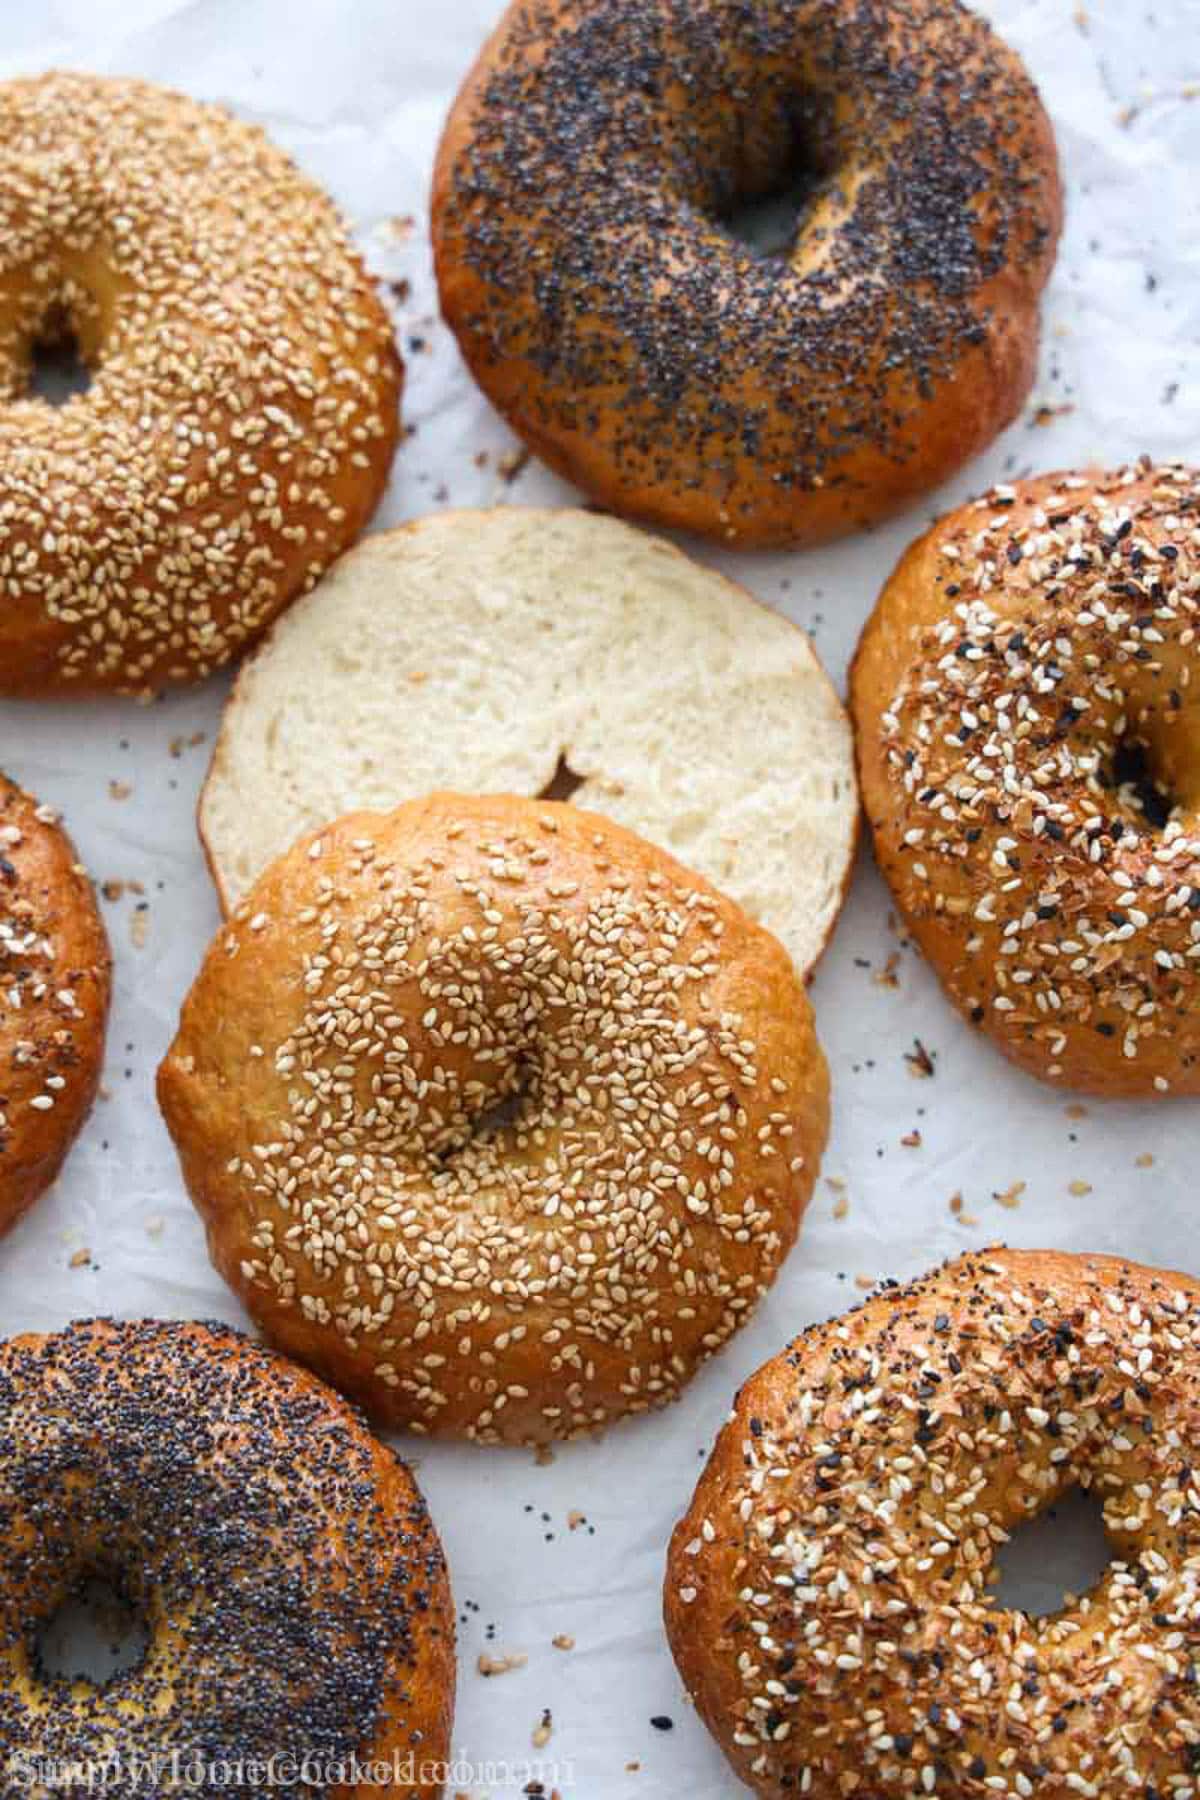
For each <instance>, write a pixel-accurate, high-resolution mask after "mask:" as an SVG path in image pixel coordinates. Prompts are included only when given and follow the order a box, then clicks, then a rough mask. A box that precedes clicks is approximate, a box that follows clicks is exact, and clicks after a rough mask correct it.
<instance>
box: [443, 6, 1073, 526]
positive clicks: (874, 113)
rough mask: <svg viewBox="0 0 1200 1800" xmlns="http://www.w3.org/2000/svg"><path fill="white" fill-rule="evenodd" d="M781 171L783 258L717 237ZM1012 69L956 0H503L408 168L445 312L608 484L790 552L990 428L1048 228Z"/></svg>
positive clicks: (1023, 97)
mask: <svg viewBox="0 0 1200 1800" xmlns="http://www.w3.org/2000/svg"><path fill="white" fill-rule="evenodd" d="M797 181H800V182H802V183H803V185H804V188H805V193H804V198H803V200H802V201H799V202H797V204H798V205H799V207H800V217H799V220H798V223H797V225H796V227H795V229H794V232H793V234H792V237H791V240H790V242H789V243H788V244H787V246H785V248H784V249H783V250H782V251H781V252H780V253H778V254H771V253H768V252H761V251H756V250H754V249H752V248H749V247H748V246H747V245H746V244H744V243H742V242H740V241H739V239H738V237H737V236H736V235H735V233H734V231H733V230H732V229H731V227H730V221H731V219H732V218H733V217H734V216H735V215H736V214H737V212H738V210H739V208H740V207H742V206H744V205H746V204H747V203H754V202H756V201H759V200H761V199H762V197H763V196H764V195H770V194H772V193H774V192H777V191H778V190H780V189H781V188H786V187H788V186H794V185H795V184H796V182H797ZM1061 214H1062V201H1061V194H1060V188H1059V177H1058V167H1057V156H1056V151H1055V145H1054V136H1053V132H1052V129H1051V126H1050V123H1049V120H1048V119H1047V117H1046V114H1045V112H1044V111H1043V108H1042V105H1041V102H1040V100H1039V99H1038V95H1037V92H1036V89H1035V88H1034V86H1033V83H1032V81H1031V80H1030V78H1029V76H1028V74H1027V73H1026V71H1025V68H1024V66H1023V64H1022V63H1021V61H1020V59H1019V58H1018V57H1017V56H1016V55H1015V54H1014V52H1013V51H1011V50H1010V49H1008V48H1007V46H1006V45H1005V44H1003V43H1002V42H1001V40H1000V39H999V38H998V37H997V36H996V35H995V33H994V32H993V31H992V30H991V29H990V28H989V27H988V26H987V25H986V24H985V23H984V22H983V20H982V19H979V18H977V17H975V16H974V15H973V14H971V13H969V12H967V11H966V10H965V9H964V8H963V7H961V6H959V5H958V4H957V0H786V3H785V0H736V3H735V0H688V3H687V4H686V5H685V4H682V0H587V4H584V3H583V0H515V4H513V5H511V6H510V7H509V10H508V11H507V12H506V13H505V14H504V16H503V18H502V19H501V21H500V24H499V26H498V27H497V29H496V31H495V33H494V35H493V36H492V37H491V39H490V40H489V42H488V43H487V45H486V47H485V48H484V50H483V51H482V53H481V55H480V57H479V60H478V62H477V63H476V65H475V67H474V69H473V70H472V72H471V73H470V75H469V76H468V77H467V80H466V82H465V84H464V86H463V89H462V91H461V93H460V94H459V96H458V98H457V100H456V102H455V104H454V107H453V109H452V111H451V113H450V117H449V120H448V123H447V125H446V129H445V133H444V136H443V139H442V143H441V147H440V149H439V152H438V159H437V166H436V171H435V175H434V183H433V198H432V230H433V244H434V253H435V259H436V267H437V280H438V286H439V290H440V294H441V306H442V312H443V314H444V316H445V318H446V321H447V323H448V324H449V325H450V326H451V328H452V329H453V331H454V332H455V334H456V336H457V338H458V342H459V345H460V347H461V349H462V353H463V356H464V357H465V359H466V362H467V364H468V365H469V367H470V369H471V371H472V373H473V375H474V376H475V378H476V380H477V381H478V382H479V384H480V386H481V387H482V388H483V390H484V392H485V394H486V395H487V397H488V398H489V399H490V400H491V402H492V403H493V405H494V406H496V407H497V408H498V409H499V411H500V412H501V413H502V414H503V415H504V416H505V417H506V419H507V420H508V421H509V423H510V424H511V425H512V426H513V428H514V429H515V430H516V431H517V432H518V433H519V434H520V435H521V436H522V437H523V438H524V439H525V440H526V442H527V443H528V444H529V445H530V446H531V447H532V448H533V449H534V450H535V451H536V452H537V454H538V455H539V456H541V457H543V458H544V460H545V461H546V462H548V463H549V464H550V466H551V467H552V468H554V469H556V470H557V471H558V472H559V473H560V474H562V475H564V476H566V477H567V479H568V480H571V481H574V482H576V483H577V484H578V485H579V486H580V487H582V488H584V489H585V490H586V491H587V492H588V493H589V494H591V495H593V496H594V498H595V499H596V500H598V501H599V502H600V503H601V504H602V505H603V506H606V507H610V508H612V509H613V510H615V511H617V512H624V513H628V514H630V515H632V516H634V517H637V518H641V519H645V520H647V521H649V522H651V523H655V524H660V525H669V526H677V527H683V528H686V529H688V530H692V531H697V532H701V533H703V534H705V535H706V536H709V537H714V538H718V539H722V540H724V541H728V542H731V543H737V544H742V545H746V546H754V545H769V544H789V543H798V544H799V543H816V542H819V541H821V540H823V539H827V538H830V537H835V536H838V535H840V534H841V533H843V532H847V531H852V530H855V529H857V528H859V527H861V526H864V525H868V524H870V523H872V522H873V521H874V520H876V519H879V518H881V517H883V516H884V515H885V514H887V513H889V512H892V511H894V510H895V509H896V508H898V507H900V506H902V505H904V504H905V503H906V502H907V501H909V500H911V499H912V498H913V497H914V496H916V495H918V494H921V493H923V492H924V491H926V490H927V489H929V488H931V487H933V486H935V485H936V484H937V483H938V482H940V481H943V480H944V479H946V477H948V476H949V475H951V474H952V473H954V471H955V470H957V469H958V468H960V467H961V466H962V464H963V463H964V462H966V461H967V460H968V459H969V458H970V457H972V456H973V455H975V454H976V453H977V452H978V451H980V450H982V449H983V448H984V447H985V446H986V445H987V444H988V443H990V442H991V440H992V439H993V438H994V437H995V435H996V433H997V432H998V431H999V430H1000V429H1001V428H1002V427H1003V426H1005V425H1006V424H1008V422H1009V421H1010V420H1011V419H1013V418H1014V417H1015V416H1016V414H1017V412H1018V410H1019V408H1020V406H1021V403H1022V401H1023V399H1024V397H1025V395H1026V393H1027V392H1028V390H1029V387H1030V384H1031V381H1032V379H1033V374H1034V368H1035V361H1036V353H1037V339H1038V316H1037V308H1038V298H1039V295H1040V293H1041V290H1042V287H1043V285H1044V283H1045V281H1046V279H1047V277H1048V275H1049V272H1050V268H1051V266H1052V263H1053V260H1054V253H1055V247H1056V243H1057V239H1058V233H1059V229H1060V225H1061Z"/></svg>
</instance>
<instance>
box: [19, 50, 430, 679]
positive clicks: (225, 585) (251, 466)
mask: <svg viewBox="0 0 1200 1800" xmlns="http://www.w3.org/2000/svg"><path fill="white" fill-rule="evenodd" d="M0 246H2V247H0V693H4V694H20V695H45V694H60V695H63V694H65V695H73V694H84V693H90V692H97V691H101V690H112V689H116V690H119V691H122V692H127V693H139V694H140V693H147V692H150V691H153V690H155V689H157V688H160V687H163V686H166V685H168V684H171V683H178V682H187V681H198V680H199V679H200V678H201V677H202V676H204V675H207V674H208V673H209V672H210V671H211V670H213V669H215V668H217V667H218V666H219V665H220V664H222V663H224V662H227V661H228V660H229V658H230V657H232V656H234V655H235V654H236V653H237V652H238V650H239V649H240V648H241V647H242V646H243V645H244V644H245V643H247V642H248V641H249V640H250V639H251V638H253V637H254V636H255V635H256V634H257V633H258V632H259V631H260V630H261V629H262V627H263V626H264V625H265V624H266V623H267V622H268V621H269V620H270V619H271V618H273V617H274V615H275V614H276V613H277V612H279V610H280V609H281V607H284V606H286V605H287V603H288V601H290V600H292V599H293V598H294V597H295V596H296V595H297V594H299V593H301V592H302V591H303V590H304V589H305V588H306V587H309V586H311V585H312V583H313V582H314V581H315V580H316V578H317V576H318V575H319V574H320V572H321V570H322V569H324V568H325V567H326V565H327V564H328V563H330V562H332V560H333V558H334V557H335V556H337V555H338V553H339V552H340V551H341V550H343V549H344V548H345V546H346V545H347V544H348V543H350V542H351V541H352V540H353V539H354V538H355V537H356V536H357V534H358V532H359V531H360V530H361V528H362V526H363V525H364V524H365V522H366V520H367V518H368V517H369V516H370V514H371V511H372V510H373V508H374V506H375V503H376V501H377V500H378V499H379V496H380V494H381V493H382V491H383V486H384V483H385V481H386V479H387V473H388V468H389V466H390V463H391V459H392V452H393V450H394V448H395V443H396V434H397V407H398V401H399V392H400V378H401V371H400V364H399V361H398V358H397V355H396V351H395V347H394V344H393V342H392V333H391V328H390V325H389V323H388V319H387V316H386V314H385V313H384V311H383V308H382V306H381V304H380V302H379V299H378V297H377V295H376V293H375V291H374V288H373V286H372V284H371V283H370V281H369V280H368V279H367V276H366V275H365V273H364V271H363V268H362V264H361V262H360V261H359V258H358V256H357V254H356V252H355V251H354V249H353V248H352V246H351V244H350V242H349V239H348V238H347V236H346V232H345V229H344V227H343V225H342V223H341V221H340V220H339V218H338V215H337V213H336V212H335V210H334V208H333V206H332V204H331V202H330V201H329V200H327V199H326V198H325V196H324V195H323V194H322V193H320V191H319V190H318V189H317V188H315V187H314V186H313V184H312V183H311V182H310V181H308V180H307V179H306V178H305V177H304V176H303V175H301V174H300V172H299V171H298V170H297V169H296V168H295V167H294V165H293V164H292V163H291V162H290V161H289V160H288V158H287V157H285V156H284V155H283V154H282V153H281V152H280V151H279V150H276V149H275V148H274V147H273V146H272V145H271V144H270V143H268V141H267V139H266V138H265V137H264V136H263V134H262V133H261V132H260V131H258V130H256V129H255V128H253V127H252V126H249V125H243V124H239V123H238V122H237V121H235V120H234V119H232V118H230V117H229V116H228V115H227V114H225V113H224V112H221V111H219V110H218V109H217V108H216V107H212V106H203V105H200V104H199V103H198V102H197V101H194V100H189V99H186V98H185V97H184V96H183V95H181V94H175V93H171V92H168V91H167V90H165V89H162V88H157V87H151V86H149V85H147V84H146V83H144V82H139V81H126V80H114V79H107V78H104V77H101V76H96V75H67V74H52V75H44V76H40V77H36V78H33V79H28V80H21V81H11V82H6V83H4V84H2V85H0ZM60 338H67V339H74V340H75V341H76V342H77V344H78V348H79V352H80V355H81V357H82V359H83V361H84V362H85V363H86V365H87V366H88V368H89V369H90V371H91V385H90V387H89V388H88V390H87V392H86V393H83V394H78V395H76V396H74V397H73V398H71V399H70V400H68V401H67V403H66V404H65V405H63V406H61V407H54V406H51V405H49V404H47V403H46V402H45V401H43V400H41V399H38V398H33V397H30V396H29V392H28V390H29V381H30V366H31V359H32V357H33V354H34V351H35V349H36V347H37V346H38V345H39V344H46V343H52V342H53V341H55V340H57V339H60Z"/></svg>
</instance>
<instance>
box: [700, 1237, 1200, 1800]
mask: <svg viewBox="0 0 1200 1800" xmlns="http://www.w3.org/2000/svg"><path fill="white" fill-rule="evenodd" d="M1198 1433H1200V1284H1198V1283H1197V1282H1195V1281H1193V1280H1192V1279H1191V1278H1190V1277H1188V1276H1186V1275H1173V1274H1162V1273H1159V1272H1158V1271H1156V1270H1153V1269H1145V1268H1139V1267H1137V1266H1136V1265H1135V1264H1132V1263H1126V1262H1121V1261H1118V1260H1116V1259H1114V1258H1111V1257H1095V1256H1065V1255H1058V1254H1054V1253H1049V1252H1015V1251H1014V1252H1008V1251H985V1252H984V1253H983V1254H981V1255H975V1256H965V1257H962V1258H960V1259H959V1260H958V1261H957V1262H954V1263H951V1264H949V1265H947V1266H946V1267H945V1268H943V1269H942V1270H940V1271H939V1272H938V1273H936V1274H934V1275H931V1276H928V1277H927V1278H926V1279H925V1280H923V1281H918V1282H915V1283H913V1284H912V1285H909V1286H905V1287H896V1286H889V1287H888V1288H887V1289H886V1290H885V1291H884V1292H882V1293H880V1294H879V1295H878V1296H876V1297H875V1298H873V1299H871V1300H869V1301H868V1302H867V1303H866V1305H864V1306H862V1307H860V1308H858V1309H857V1310H855V1311H853V1312H851V1313H849V1314H847V1315H846V1316H845V1317H844V1318H842V1319H835V1320H833V1321H831V1323H829V1324H828V1325H817V1326H813V1327H812V1328H811V1329H810V1330H808V1331H806V1332H804V1333H803V1334H802V1335H801V1336H800V1337H798V1338H797V1339H796V1340H795V1341H794V1342H793V1343H792V1344H791V1345H790V1346H789V1347H788V1349H787V1350H785V1351H784V1352H783V1354H782V1355H780V1356H777V1357H776V1358H774V1360H773V1361H771V1362H769V1363H767V1364H766V1365H765V1367H764V1368H762V1369H760V1370H759V1371H758V1373H757V1374H756V1375H755V1376H753V1377H752V1378H751V1380H749V1381H748V1382H747V1383H746V1385H745V1387H744V1388H743V1389H742V1390H741V1392H740V1394H739V1395H738V1397H737V1400H736V1403H735V1406H734V1411H733V1415H732V1417H731V1419H730V1421H729V1423H728V1424H727V1425H726V1426H725V1428H724V1430H723V1431H722V1433H721V1435H720V1437H719V1438H718V1440H717V1443H716V1447H715V1449H714V1450H713V1453H712V1457H711V1459H710V1461H709V1463H708V1466H707V1468H706V1469H705V1471H704V1474H703V1475H702V1476H701V1478H700V1484H699V1486H698V1488H697V1490H696V1494H695V1497H694V1499H693V1501H692V1504H691V1507H690V1508H689V1510H688V1512H687V1514H686V1516H685V1517H684V1519H683V1520H682V1522H681V1523H680V1524H679V1525H678V1526H677V1527H676V1530H675V1533H674V1536H673V1537H672V1540H671V1547H670V1554H669V1560H668V1568H667V1578H666V1594H665V1610H666V1624H667V1632H668V1635H669V1637H670V1640H671V1648H672V1650H673V1652H674V1655H675V1659H676V1662H677V1663H678V1665H679V1669H680V1672H681V1674H682V1676H683V1680H684V1683H685V1685H686V1687H687V1689H688V1691H689V1692H690V1693H691V1695H692V1696H693V1698H694V1700H695V1702H696V1706H697V1708H698V1710H699V1712H700V1716H701V1718H702V1719H703V1720H704V1722H705V1724H706V1725H707V1726H708V1729H709V1730H710V1731H711V1732H712V1734H713V1736H714V1737H715V1738H716V1740H717V1742H718V1743H719V1744H720V1746H721V1748H722V1750H723V1751H724V1753H725V1755H726V1756H727V1757H728V1758H729V1760H730V1762H731V1763H732V1765H733V1768H734V1769H735V1771H736V1772H737V1774H738V1775H739V1776H740V1777H741V1779H742V1780H743V1781H744V1782H746V1783H747V1785H748V1786H749V1787H751V1788H752V1789H753V1790H754V1792H755V1793H757V1794H759V1795H762V1796H766V1797H769V1800H793V1797H794V1796H797V1795H807V1796H809V1797H810V1800H846V1797H847V1796H861V1797H862V1800H868V1797H869V1800H876V1797H878V1800H884V1797H885V1796H888V1795H896V1796H898V1797H899V1796H907V1795H924V1794H933V1795H940V1794H944V1795H946V1796H947V1797H949V1796H951V1795H952V1796H954V1800H1006V1797H1007V1800H1018V1797H1020V1800H1028V1797H1029V1796H1031V1795H1036V1796H1037V1797H1038V1800H1080V1797H1081V1796H1083V1797H1084V1800H1087V1797H1089V1796H1090V1797H1091V1800H1116V1797H1117V1796H1118V1795H1123V1794H1131V1795H1132V1794H1137V1795H1146V1796H1151V1795H1159V1796H1166V1795H1180V1796H1184V1795H1190V1794H1194V1793H1195V1791H1196V1761H1197V1745H1198V1744H1200V1691H1198V1689H1197V1686H1196V1676H1195V1661H1194V1655H1195V1641H1196V1640H1195V1631H1196V1617H1197V1606H1198V1604H1200V1528H1198V1526H1197V1520H1198V1519H1200V1498H1198V1496H1197V1489H1196V1485H1195V1483H1196V1477H1195V1473H1194V1466H1195V1463H1196V1459H1197V1451H1198V1449H1200V1438H1198ZM1074 1486H1079V1487H1082V1488H1085V1489H1088V1490H1090V1491H1091V1492H1092V1493H1093V1494H1094V1495H1095V1496H1096V1497H1097V1499H1099V1500H1101V1501H1102V1502H1103V1506H1104V1521H1105V1525H1106V1528H1107V1532H1108V1536H1109V1539H1110V1542H1111V1544H1112V1549H1113V1555H1114V1561H1113V1562H1112V1564H1111V1565H1110V1567H1109V1569H1108V1571H1107V1573H1106V1574H1105V1575H1104V1577H1103V1578H1102V1579H1101V1581H1100V1582H1099V1583H1098V1584H1097V1586H1095V1587H1094V1588H1093V1589H1092V1591H1091V1592H1090V1593H1089V1594H1087V1595H1085V1596H1084V1597H1083V1598H1082V1599H1080V1600H1078V1601H1073V1600H1071V1599H1070V1598H1068V1600H1067V1602H1066V1603H1065V1604H1064V1606H1063V1608H1062V1610H1061V1611H1059V1612H1056V1613H1052V1614H1050V1615H1048V1616H1046V1617H1041V1618H1037V1617H1031V1616H1028V1615H1026V1614H1025V1613H1023V1612H1019V1611H1012V1610H1008V1609H1005V1608H1004V1607H1002V1606H1001V1605H999V1604H998V1603H997V1602H996V1601H995V1600H994V1599H993V1598H992V1596H991V1595H990V1593H989V1584H990V1582H991V1580H992V1576H993V1566H994V1565H993V1559H994V1556H995V1552H996V1547H997V1545H999V1544H1001V1543H1003V1542H1004V1540H1005V1538H1006V1536H1007V1535H1008V1534H1009V1533H1010V1532H1011V1531H1013V1529H1014V1528H1015V1527H1017V1526H1019V1525H1020V1524H1022V1523H1023V1522H1024V1521H1026V1520H1028V1519H1031V1518H1033V1517H1034V1516H1035V1515H1036V1514H1038V1513H1040V1512H1042V1511H1043V1510H1044V1509H1045V1508H1046V1507H1048V1506H1051V1505H1053V1503H1054V1501H1055V1500H1056V1499H1058V1498H1059V1497H1060V1496H1062V1495H1063V1494H1065V1493H1066V1492H1067V1491H1068V1490H1070V1489H1071V1488H1072V1487H1074Z"/></svg>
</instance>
